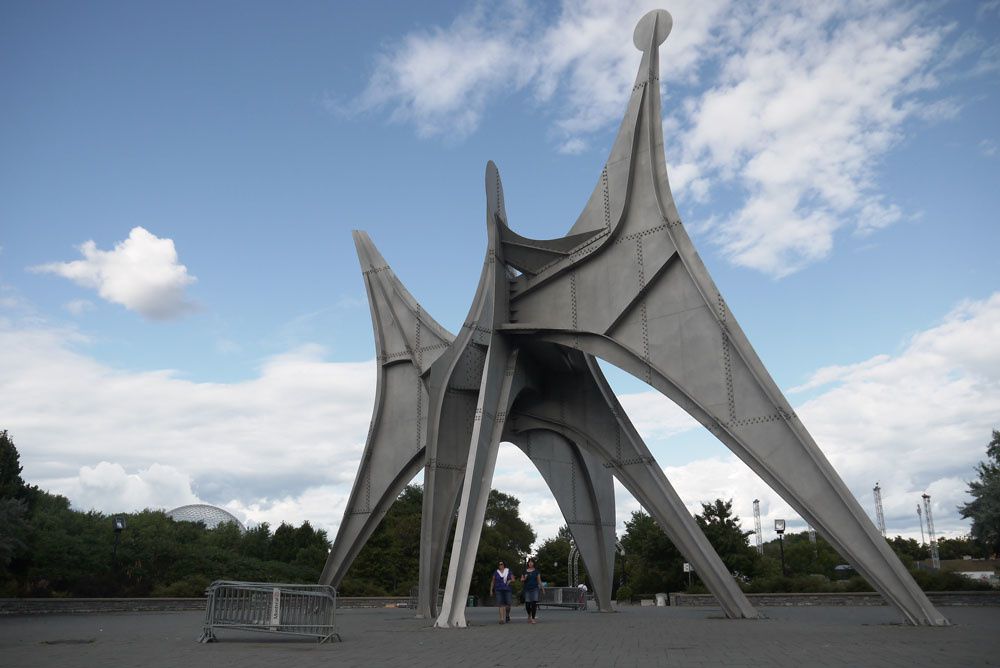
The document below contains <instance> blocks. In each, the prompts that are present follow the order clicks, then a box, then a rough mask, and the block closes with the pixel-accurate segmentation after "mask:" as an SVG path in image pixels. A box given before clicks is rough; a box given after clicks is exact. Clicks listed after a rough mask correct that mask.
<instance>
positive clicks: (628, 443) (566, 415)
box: [512, 350, 759, 618]
mask: <svg viewBox="0 0 1000 668" xmlns="http://www.w3.org/2000/svg"><path fill="white" fill-rule="evenodd" d="M564 354H565V356H566V357H565V359H566V364H564V365H563V367H562V368H561V369H560V368H558V367H556V366H555V365H553V366H550V367H549V368H548V369H547V371H546V379H547V383H548V387H549V388H559V389H558V390H550V391H548V392H538V393H530V394H526V395H525V396H524V397H523V398H522V400H521V401H519V402H518V404H517V405H516V407H515V408H516V412H515V414H514V415H515V417H514V420H515V422H514V424H513V425H512V429H513V430H516V431H520V430H526V429H533V428H541V429H550V430H553V431H556V432H558V433H560V434H562V435H563V436H564V437H565V438H567V439H569V440H570V441H572V442H574V443H577V444H578V445H579V446H580V447H581V448H585V449H587V450H589V451H590V452H591V453H593V456H594V457H596V458H597V459H598V460H599V461H600V465H601V466H603V467H606V468H607V469H609V470H612V471H614V474H615V477H617V478H618V480H619V481H621V483H622V484H623V485H624V486H625V488H626V489H627V490H628V491H629V492H630V493H631V494H632V495H633V496H634V497H635V498H636V500H637V501H639V503H640V504H642V506H643V507H644V508H645V509H646V510H647V511H648V512H649V513H650V514H651V515H652V516H653V518H654V519H656V521H657V522H658V523H659V525H660V527H661V528H662V529H663V531H664V532H665V533H666V534H667V536H668V537H669V538H670V540H671V542H673V543H674V545H675V546H676V547H677V549H678V550H679V551H680V552H681V554H683V555H684V556H685V558H686V559H687V560H688V561H689V562H691V563H692V564H693V565H694V567H695V569H696V570H697V572H698V575H699V576H700V577H701V579H702V581H703V582H704V583H705V586H706V587H708V589H709V591H711V592H712V593H713V594H714V595H715V597H716V598H717V599H718V601H719V604H720V606H721V607H722V609H723V611H724V612H725V613H726V615H727V616H728V617H731V618H740V617H747V618H756V617H759V614H758V613H757V611H756V610H754V608H753V606H752V605H751V604H750V601H749V600H747V598H746V595H745V594H743V592H742V591H741V590H740V588H739V585H737V584H736V581H735V580H734V579H733V577H732V575H731V574H730V573H729V571H728V569H727V568H726V565H725V564H724V563H723V562H722V559H720V558H719V555H718V553H717V552H716V551H715V549H714V548H713V547H712V545H711V543H709V542H708V539H707V538H706V537H705V534H704V533H703V532H702V531H701V528H700V527H699V526H698V524H697V522H695V520H694V518H693V517H692V516H691V514H690V513H689V512H688V511H687V508H686V507H685V506H684V503H683V502H682V501H681V499H680V497H679V496H678V495H677V493H676V492H675V491H674V489H673V487H672V486H671V485H670V482H669V481H668V480H667V477H666V475H664V473H663V469H662V468H660V466H659V465H658V464H657V463H656V460H655V458H654V457H653V455H652V453H650V452H649V449H648V448H647V447H646V444H645V443H644V442H643V440H642V438H641V437H640V436H639V434H638V432H636V430H635V428H634V427H633V426H632V423H631V422H630V421H629V420H628V418H627V416H626V415H625V411H624V410H623V409H622V407H621V405H620V404H619V403H618V399H617V398H616V397H615V395H614V392H613V391H612V390H611V387H610V386H609V385H608V383H607V380H606V379H605V378H604V375H603V374H602V373H601V370H600V367H598V365H597V362H596V360H594V359H593V358H592V357H589V356H587V355H583V354H581V353H580V352H578V351H573V350H567V351H565V353H564ZM611 549H612V550H613V549H614V545H613V544H612V545H611Z"/></svg>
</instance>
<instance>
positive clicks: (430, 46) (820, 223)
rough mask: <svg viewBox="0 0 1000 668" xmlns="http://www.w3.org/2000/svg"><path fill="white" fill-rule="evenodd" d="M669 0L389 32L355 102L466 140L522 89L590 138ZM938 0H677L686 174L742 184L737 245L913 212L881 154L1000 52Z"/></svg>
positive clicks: (492, 10) (759, 256) (761, 257)
mask: <svg viewBox="0 0 1000 668" xmlns="http://www.w3.org/2000/svg"><path fill="white" fill-rule="evenodd" d="M658 6H659V3H657V2H646V1H641V0H640V1H636V0H632V1H626V2H607V1H601V0H590V1H585V2H563V3H561V4H560V5H559V8H558V10H557V11H555V12H553V13H552V14H551V15H545V14H541V13H538V12H536V11H534V10H533V9H531V8H530V6H528V5H526V4H523V3H520V2H516V1H514V0H509V1H507V2H502V1H501V2H497V3H490V4H489V7H488V9H487V8H486V5H485V4H484V3H479V4H477V5H475V6H474V8H473V9H471V10H468V11H466V12H465V13H462V14H460V15H459V16H458V17H457V18H456V19H455V20H454V21H453V22H452V23H451V24H450V25H448V26H444V27H433V28H430V29H422V30H417V31H413V32H411V33H409V34H407V35H405V36H403V37H402V38H401V39H400V40H398V41H397V42H395V43H394V44H392V45H390V46H388V47H386V48H385V49H384V50H383V51H382V52H381V53H380V54H379V55H378V56H377V59H376V64H375V69H374V74H373V75H372V78H371V79H370V81H369V85H368V87H367V89H366V90H365V91H364V93H363V94H362V95H360V97H359V98H358V99H357V100H356V101H355V102H354V103H353V105H349V106H352V107H353V108H354V109H356V110H357V109H364V110H372V109H376V108H380V109H387V110H388V112H389V115H390V117H391V118H392V119H393V120H395V121H401V122H407V123H412V124H413V125H414V126H415V127H416V129H417V131H418V133H419V134H420V135H421V136H424V137H430V136H441V135H443V136H447V137H449V138H451V139H456V138H458V139H460V138H462V137H464V136H466V135H468V134H470V133H471V132H473V131H475V130H476V129H477V128H478V127H479V125H480V123H481V122H482V121H483V119H484V117H486V116H487V115H488V113H489V108H488V105H489V103H490V101H492V100H496V99H499V98H503V97H505V96H509V95H511V94H515V93H519V94H522V95H524V96H526V97H527V98H529V99H530V100H531V101H532V102H533V103H534V104H535V105H537V106H538V108H539V109H540V110H541V111H544V112H545V113H546V114H547V115H548V117H549V118H551V132H550V134H551V135H552V137H553V139H554V141H555V148H556V150H557V151H558V152H560V153H563V154H570V155H572V154H577V153H581V152H583V151H584V150H585V149H586V147H587V146H589V145H591V144H592V143H594V142H592V141H590V140H591V139H593V137H592V135H593V134H594V133H596V132H601V131H606V130H607V129H608V128H609V127H610V126H611V125H613V124H614V123H617V122H618V121H619V120H620V118H621V114H622V112H623V109H624V104H625V100H626V99H627V97H628V93H629V90H630V87H631V85H632V81H633V79H634V77H635V71H636V67H637V64H638V59H639V54H638V52H637V51H636V50H635V48H634V47H633V45H632V40H631V33H632V29H633V27H634V25H635V22H636V20H637V19H638V18H639V17H641V16H642V15H643V14H644V13H645V12H647V11H649V10H650V9H654V8H657V7H658ZM927 9H928V8H927V7H926V6H923V5H915V4H909V5H902V6H900V5H898V4H897V3H888V2H860V1H856V2H844V3H834V4H831V3H826V4H822V3H799V4H796V5H788V4H787V3H773V2H765V3H754V4H748V3H733V2H729V1H727V0H712V1H710V2H704V1H703V2H697V3H695V2H690V3H676V5H675V6H673V7H671V8H670V11H671V13H672V14H673V16H674V25H675V29H674V31H673V33H672V34H671V36H670V38H669V39H668V40H667V42H666V43H665V45H664V47H663V48H662V51H661V59H662V61H663V62H662V69H661V77H662V80H663V81H664V83H665V89H666V92H667V93H668V94H669V95H668V98H667V100H666V103H665V105H664V114H665V117H666V119H667V126H666V127H665V137H666V142H667V153H668V156H667V157H668V161H669V162H670V163H671V177H672V183H673V185H674V188H675V189H676V190H677V191H678V192H679V193H681V194H683V195H684V196H685V197H688V198H690V200H691V201H693V202H703V201H705V200H707V198H708V196H709V194H710V190H711V185H712V184H721V185H723V186H725V187H726V188H729V189H733V188H734V189H735V191H736V192H738V193H739V197H740V200H741V201H740V202H739V203H738V205H737V206H735V208H732V209H731V210H728V211H724V212H718V216H719V219H718V221H717V223H716V224H714V225H713V226H712V228H711V230H710V234H709V239H710V240H711V241H712V242H713V243H714V244H715V245H716V246H717V247H718V248H719V249H720V251H721V252H722V254H723V255H724V256H725V257H726V258H727V259H729V260H730V261H731V262H733V263H735V264H737V265H741V266H745V267H749V268H753V269H756V270H758V271H761V272H764V273H766V274H769V275H772V276H775V277H782V276H786V275H788V274H791V273H793V272H796V271H799V270H801V269H802V268H804V267H806V266H808V265H809V264H811V263H814V262H817V261H819V260H822V259H823V258H825V257H827V256H828V255H829V254H830V253H831V251H832V250H833V248H834V243H835V239H836V236H837V234H838V232H840V231H842V230H847V231H853V232H854V233H855V234H858V235H865V234H870V233H872V232H874V231H876V230H878V229H881V228H884V227H886V226H889V225H892V224H893V223H895V222H897V221H899V220H900V219H902V218H903V216H904V211H902V210H901V208H900V207H899V206H898V205H897V204H896V203H894V202H891V201H887V200H886V198H885V196H884V194H883V193H882V192H881V189H880V187H879V183H878V167H879V165H880V161H881V158H882V157H883V156H885V155H886V154H887V153H888V152H889V151H890V150H891V149H892V148H893V147H894V146H896V145H897V144H898V143H899V142H900V141H901V140H902V139H903V138H904V137H905V136H906V134H907V131H908V126H907V122H908V121H910V120H911V119H920V120H923V121H924V122H944V121H948V120H952V119H954V118H956V117H957V116H958V115H959V114H960V113H961V108H962V105H961V101H960V100H957V99H952V98H949V97H947V96H944V94H943V93H941V92H940V89H941V86H942V82H943V81H946V80H949V79H955V78H958V77H970V76H978V77H983V76H989V75H992V74H994V73H995V72H996V71H997V68H996V67H995V64H996V63H998V62H1000V58H998V57H997V54H998V53H1000V47H997V46H996V45H995V44H992V43H991V41H990V40H989V39H988V38H984V37H981V36H979V35H977V34H976V33H975V30H974V29H970V30H966V31H964V32H962V33H960V34H959V33H957V31H956V30H955V26H954V25H952V24H949V23H947V22H943V21H941V20H940V17H935V16H933V15H932V13H930V12H928V11H927ZM706 72H711V73H712V74H711V78H710V79H709V78H707V77H706V76H705V73H706ZM706 83H709V85H708V86H705V84H706ZM694 84H699V85H694ZM604 143H605V142H604V140H602V141H601V145H602V146H603V145H604ZM986 150H988V149H985V150H984V152H985V151H986Z"/></svg>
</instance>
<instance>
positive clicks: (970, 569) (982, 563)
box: [916, 557, 1000, 587]
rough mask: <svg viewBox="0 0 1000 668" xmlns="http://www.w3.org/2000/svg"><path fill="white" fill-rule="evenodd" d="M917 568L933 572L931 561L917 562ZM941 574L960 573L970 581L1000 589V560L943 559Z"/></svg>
mask: <svg viewBox="0 0 1000 668" xmlns="http://www.w3.org/2000/svg"><path fill="white" fill-rule="evenodd" d="M916 565H917V568H919V569H921V570H931V563H930V559H925V560H923V561H918V562H917V564H916ZM941 572H943V573H958V574H959V575H961V576H963V577H967V578H969V579H970V580H982V581H983V582H988V583H989V584H991V585H993V586H994V587H1000V559H973V558H972V557H965V558H964V559H942V560H941Z"/></svg>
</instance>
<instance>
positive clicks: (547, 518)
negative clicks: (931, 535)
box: [495, 293, 1000, 540]
mask: <svg viewBox="0 0 1000 668" xmlns="http://www.w3.org/2000/svg"><path fill="white" fill-rule="evenodd" d="M824 387H826V388H827V389H826V391H825V392H823V393H821V394H819V395H818V396H816V397H814V398H812V399H810V400H808V401H806V402H804V403H803V404H802V405H800V406H797V407H796V411H797V412H798V414H799V415H800V417H801V418H802V421H803V423H804V424H805V426H806V428H807V429H809V430H810V433H812V435H813V436H814V437H815V438H816V440H817V442H818V443H819V445H820V448H821V449H822V450H823V452H824V453H825V454H826V456H827V457H828V458H829V459H830V460H831V462H832V463H833V465H834V468H835V469H836V470H837V471H838V473H839V474H840V475H841V477H843V478H844V480H845V482H846V483H847V485H848V487H849V488H850V489H851V491H852V492H853V493H854V495H855V496H856V498H857V499H858V501H859V502H860V503H861V505H862V506H863V507H864V508H865V509H866V510H867V511H868V513H869V515H870V516H871V517H872V519H873V521H874V516H875V511H874V501H873V495H872V488H873V487H874V486H875V483H876V482H878V483H880V484H881V487H882V502H883V507H884V511H885V517H886V522H887V524H888V529H889V533H890V535H896V534H902V535H905V536H909V537H915V538H919V536H920V528H919V526H918V524H917V515H916V505H917V503H919V502H920V495H921V494H923V493H924V492H927V493H929V494H930V495H931V501H932V509H933V513H934V520H935V524H936V527H937V530H938V533H939V534H940V535H947V536H956V535H962V534H965V533H966V532H967V531H968V522H967V521H966V520H962V519H961V518H960V517H959V515H958V512H957V511H956V507H957V506H958V505H960V504H962V503H964V502H965V501H967V500H968V499H967V496H966V493H965V492H966V489H967V482H968V481H969V480H971V479H972V478H973V477H974V472H973V467H974V466H975V464H976V463H977V462H979V461H981V460H982V459H983V458H984V457H985V449H986V443H987V441H988V440H989V435H990V433H991V430H992V429H996V428H998V426H1000V293H996V294H994V295H993V296H991V297H989V298H988V299H985V300H982V301H970V302H966V303H963V304H961V305H959V306H958V307H957V308H956V309H955V310H954V311H953V312H951V313H949V314H948V315H947V316H946V317H945V318H943V319H942V321H941V322H940V323H939V324H938V325H936V326H934V327H932V328H930V329H927V330H925V331H923V332H920V333H918V334H917V335H915V336H913V337H912V338H911V339H910V340H909V341H908V342H907V344H906V345H905V347H904V348H903V349H902V351H901V352H899V353H898V354H894V355H889V354H882V355H877V356H875V357H873V358H871V359H869V360H865V361H863V362H859V363H857V364H851V365H844V366H837V367H826V368H822V369H819V370H817V371H816V372H815V373H814V374H813V376H812V377H811V378H810V379H809V380H808V381H807V382H806V383H804V384H803V385H801V386H799V387H797V388H792V390H790V392H794V391H803V390H813V389H818V388H824ZM620 400H621V402H622V405H623V406H624V408H625V409H626V411H627V412H628V414H629V417H630V418H631V419H632V420H633V422H634V423H635V424H636V427H637V429H638V430H639V432H640V433H641V434H642V435H643V438H644V439H645V440H646V441H647V443H649V444H650V447H651V449H652V450H653V453H654V454H657V453H661V452H662V447H663V444H664V443H667V441H666V440H665V439H667V438H669V437H671V436H676V435H677V434H681V433H684V432H686V431H688V430H690V429H700V427H699V426H698V424H697V423H696V422H694V420H692V419H691V418H689V417H687V415H686V414H685V413H683V412H682V411H681V410H680V409H678V408H677V407H676V406H674V405H673V403H671V402H670V401H669V400H668V399H666V398H664V397H663V396H661V395H659V394H658V393H656V392H643V393H636V394H630V395H624V396H622V397H620ZM505 448H506V449H504V448H501V451H500V455H499V457H498V459H497V476H496V479H495V486H497V487H498V488H500V489H503V490H505V491H511V492H513V493H514V494H516V495H517V496H518V497H519V498H520V499H521V507H522V510H523V513H524V515H525V516H527V517H529V518H531V519H530V521H531V522H532V524H533V525H534V526H535V528H536V530H537V531H538V534H539V536H540V537H542V538H544V537H547V536H551V535H553V534H554V533H555V531H556V530H557V529H558V527H559V526H562V524H563V523H564V521H563V519H562V517H561V515H560V513H559V509H558V506H557V505H556V504H555V501H554V500H553V499H552V497H551V495H550V494H549V492H548V490H547V489H546V488H545V485H544V483H543V482H542V481H541V478H540V476H539V475H538V474H537V473H536V472H535V470H534V467H533V466H532V464H531V462H530V461H529V460H528V459H527V457H525V456H524V455H523V454H521V453H520V451H518V450H517V448H515V447H514V446H505ZM664 471H665V473H666V475H667V477H668V478H669V479H670V481H671V483H672V484H673V485H674V487H675V488H676V489H677V491H678V493H679V494H680V496H681V498H682V499H684V501H685V504H686V505H687V508H688V510H689V511H690V512H691V513H698V512H700V511H701V503H707V502H711V501H713V500H714V499H716V498H721V499H733V508H734V511H735V512H736V513H737V514H738V515H739V516H740V517H741V518H742V522H743V527H744V529H752V528H753V500H754V499H760V501H761V515H762V524H763V530H764V539H765V540H770V539H771V538H773V537H774V534H773V530H772V529H771V527H773V521H774V520H775V519H778V518H781V519H786V520H788V521H789V528H790V530H791V531H801V530H804V529H805V527H806V525H805V523H804V522H803V521H802V520H801V519H800V518H799V517H798V516H797V514H796V513H795V511H793V510H792V509H791V507H790V506H789V505H788V504H787V503H785V502H784V501H783V500H782V499H781V498H780V497H779V496H778V495H777V494H776V493H775V492H774V491H772V490H771V489H770V488H769V487H768V486H767V485H766V484H765V483H764V482H763V481H762V480H760V479H759V478H758V477H757V475H756V474H755V473H753V472H752V471H751V470H750V469H749V468H748V467H747V466H746V465H745V464H743V462H741V461H740V460H739V459H737V458H736V456H735V455H730V454H724V455H721V456H712V457H708V458H702V459H695V460H693V461H690V462H688V463H686V464H683V465H678V466H667V467H665V469H664ZM616 499H617V518H618V527H619V531H622V530H623V527H624V522H625V521H626V520H627V519H629V517H630V515H631V513H632V511H634V510H638V509H639V504H638V503H637V502H636V501H635V500H634V499H633V498H632V497H631V496H630V495H629V494H628V492H627V491H625V490H624V489H623V488H622V487H621V486H617V487H616Z"/></svg>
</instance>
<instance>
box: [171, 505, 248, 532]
mask: <svg viewBox="0 0 1000 668" xmlns="http://www.w3.org/2000/svg"><path fill="white" fill-rule="evenodd" d="M167 517H169V518H170V519H172V520H174V521H176V522H201V523H202V524H204V525H205V527H206V528H208V529H214V528H215V527H217V526H219V525H220V524H225V523H226V522H233V523H234V524H236V526H238V527H239V528H240V531H241V532H242V531H246V527H245V526H243V522H240V521H239V520H238V519H236V516H235V515H233V514H232V513H231V512H229V511H228V510H223V509H222V508H219V507H217V506H210V505H208V504H205V503H193V504H191V505H188V506H181V507H179V508H174V509H173V510H168V511H167Z"/></svg>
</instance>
